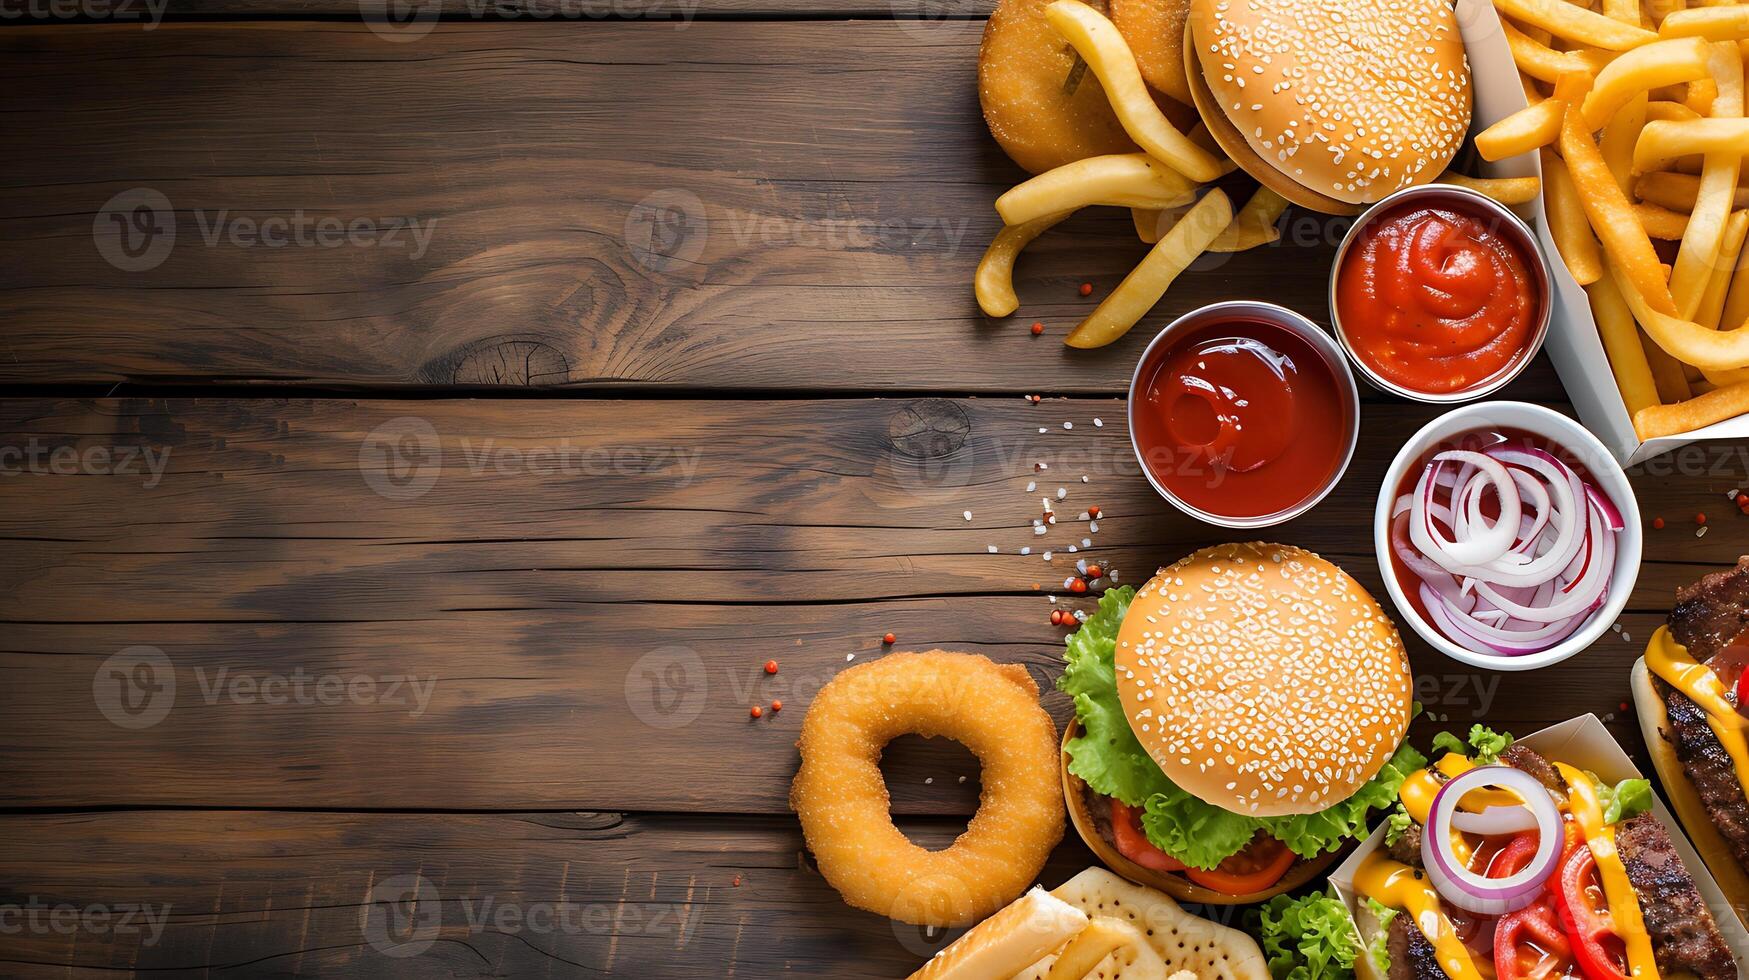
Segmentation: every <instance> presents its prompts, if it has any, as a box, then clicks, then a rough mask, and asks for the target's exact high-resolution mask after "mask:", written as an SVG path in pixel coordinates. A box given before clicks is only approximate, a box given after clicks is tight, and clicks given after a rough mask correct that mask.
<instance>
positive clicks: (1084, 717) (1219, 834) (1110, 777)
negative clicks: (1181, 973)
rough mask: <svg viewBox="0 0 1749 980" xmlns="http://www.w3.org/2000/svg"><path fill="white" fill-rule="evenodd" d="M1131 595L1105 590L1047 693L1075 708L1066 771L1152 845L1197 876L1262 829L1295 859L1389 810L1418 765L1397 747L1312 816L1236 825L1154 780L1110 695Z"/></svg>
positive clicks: (1412, 754) (1227, 815)
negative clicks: (1122, 806)
mask: <svg viewBox="0 0 1749 980" xmlns="http://www.w3.org/2000/svg"><path fill="white" fill-rule="evenodd" d="M1134 597H1135V589H1134V588H1133V587H1131V586H1124V587H1123V588H1121V589H1110V590H1107V591H1106V593H1105V594H1104V595H1103V596H1101V597H1100V600H1099V611H1098V612H1097V613H1095V614H1094V615H1092V616H1090V617H1088V619H1087V621H1086V622H1085V623H1083V624H1082V625H1081V628H1080V629H1078V630H1076V631H1075V632H1074V633H1073V634H1071V635H1070V636H1069V638H1068V640H1067V644H1068V649H1067V652H1066V653H1065V660H1066V661H1067V667H1066V668H1065V670H1064V671H1063V676H1062V677H1061V678H1059V679H1058V680H1057V687H1058V688H1059V689H1060V690H1062V691H1063V692H1064V693H1065V694H1068V695H1069V696H1071V697H1073V698H1074V699H1075V715H1076V717H1077V718H1079V719H1080V722H1081V734H1080V735H1079V736H1077V737H1076V738H1074V739H1071V740H1070V741H1069V745H1068V751H1069V771H1070V772H1072V773H1074V774H1075V775H1077V776H1079V777H1081V779H1082V780H1084V781H1085V782H1086V783H1087V785H1088V786H1090V787H1092V789H1093V791H1094V792H1096V793H1101V794H1103V795H1105V796H1112V797H1116V798H1117V799H1119V800H1121V801H1123V802H1124V803H1126V804H1128V805H1129V806H1133V807H1140V808H1141V809H1142V810H1143V813H1142V830H1143V832H1144V833H1146V834H1147V836H1148V839H1149V840H1150V841H1152V842H1153V844H1154V846H1156V847H1158V848H1160V849H1161V850H1162V851H1165V852H1166V853H1167V854H1170V855H1171V856H1172V857H1175V858H1177V859H1178V860H1180V861H1183V862H1184V863H1185V864H1188V865H1191V866H1192V867H1197V868H1213V867H1214V866H1215V865H1218V864H1220V863H1221V862H1222V861H1224V860H1226V859H1227V858H1229V857H1232V856H1233V855H1234V854H1237V853H1238V852H1239V851H1240V850H1241V849H1243V848H1244V847H1245V845H1246V844H1247V843H1248V842H1250V840H1251V838H1252V837H1254V836H1256V833H1257V831H1258V830H1266V831H1268V832H1269V833H1270V834H1272V835H1274V836H1275V837H1276V838H1278V839H1279V840H1281V842H1282V843H1284V844H1286V845H1287V846H1288V848H1289V849H1290V850H1292V851H1293V852H1294V853H1295V854H1298V855H1300V856H1301V857H1315V856H1317V855H1318V854H1321V853H1323V852H1325V851H1334V850H1336V849H1337V848H1339V847H1341V846H1342V844H1343V843H1344V842H1346V841H1347V840H1349V839H1351V838H1353V837H1357V836H1359V835H1360V834H1361V833H1363V832H1364V831H1365V829H1366V817H1367V814H1368V812H1369V811H1371V810H1374V809H1383V808H1385V807H1388V806H1390V805H1391V804H1392V803H1393V802H1395V800H1396V798H1397V792H1398V790H1399V789H1401V787H1402V785H1403V780H1404V779H1405V778H1406V777H1407V776H1408V775H1409V774H1410V773H1412V772H1414V771H1415V770H1417V769H1420V768H1421V767H1422V766H1424V765H1426V764H1427V760H1426V758H1425V757H1423V756H1422V755H1421V753H1419V752H1417V751H1415V749H1414V748H1413V747H1412V746H1410V745H1409V744H1408V743H1407V742H1405V743H1403V745H1401V746H1400V747H1398V749H1397V752H1396V754H1395V755H1394V756H1393V757H1392V758H1391V760H1390V762H1389V763H1387V764H1386V765H1385V767H1384V768H1383V769H1381V770H1379V773H1378V775H1376V776H1374V777H1373V778H1372V780H1371V781H1369V782H1368V783H1367V784H1366V785H1365V786H1362V787H1361V788H1360V790H1359V791H1358V792H1356V793H1355V794H1354V795H1353V796H1351V797H1349V798H1348V799H1346V800H1344V801H1342V802H1341V803H1337V804H1335V805H1334V806H1331V807H1329V808H1327V809H1325V810H1322V811H1320V812H1318V813H1312V814H1303V815H1294V816H1287V817H1267V818H1261V819H1260V818H1257V817H1248V816H1241V815H1239V814H1236V813H1232V812H1229V811H1227V810H1223V809H1221V808H1220V807H1217V806H1212V805H1210V804H1208V803H1204V802H1203V801H1202V800H1199V799H1197V798H1196V797H1194V796H1191V795H1190V794H1189V793H1187V792H1185V791H1184V790H1182V789H1180V788H1179V787H1178V786H1177V785H1176V784H1175V783H1173V782H1172V781H1171V780H1170V779H1168V778H1167V777H1166V774H1165V773H1163V772H1161V771H1160V767H1159V766H1158V765H1156V764H1155V763H1154V760H1153V759H1152V758H1151V757H1149V755H1148V753H1147V750H1145V749H1143V748H1142V745H1141V743H1140V742H1138V741H1136V737H1135V733H1134V732H1132V731H1131V730H1130V724H1129V719H1128V718H1127V717H1126V716H1125V714H1124V710H1123V704H1122V702H1121V701H1120V700H1119V699H1118V694H1117V670H1116V667H1115V666H1114V653H1115V652H1116V650H1117V632H1118V627H1119V625H1121V624H1122V622H1123V617H1124V613H1125V612H1127V611H1128V610H1129V605H1130V601H1131V600H1132V599H1133V598H1134Z"/></svg>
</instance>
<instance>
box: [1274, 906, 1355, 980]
mask: <svg viewBox="0 0 1749 980" xmlns="http://www.w3.org/2000/svg"><path fill="white" fill-rule="evenodd" d="M1258 916H1259V919H1260V923H1259V926H1260V927H1259V929H1258V933H1259V935H1260V936H1261V938H1262V939H1263V955H1264V957H1265V958H1266V959H1268V960H1269V972H1270V974H1271V975H1272V976H1274V977H1275V980H1351V978H1352V977H1353V976H1354V961H1355V958H1356V957H1358V956H1359V955H1360V946H1359V942H1358V941H1357V939H1356V937H1355V932H1354V922H1353V920H1352V919H1350V918H1349V916H1348V908H1347V907H1346V906H1344V905H1343V904H1342V903H1341V902H1340V901H1338V900H1337V899H1335V898H1334V897H1332V896H1330V895H1307V896H1306V897H1305V898H1289V897H1287V896H1286V895H1277V896H1276V897H1274V898H1272V899H1270V900H1269V901H1267V902H1265V903H1263V907H1262V908H1260V909H1259V910H1258Z"/></svg>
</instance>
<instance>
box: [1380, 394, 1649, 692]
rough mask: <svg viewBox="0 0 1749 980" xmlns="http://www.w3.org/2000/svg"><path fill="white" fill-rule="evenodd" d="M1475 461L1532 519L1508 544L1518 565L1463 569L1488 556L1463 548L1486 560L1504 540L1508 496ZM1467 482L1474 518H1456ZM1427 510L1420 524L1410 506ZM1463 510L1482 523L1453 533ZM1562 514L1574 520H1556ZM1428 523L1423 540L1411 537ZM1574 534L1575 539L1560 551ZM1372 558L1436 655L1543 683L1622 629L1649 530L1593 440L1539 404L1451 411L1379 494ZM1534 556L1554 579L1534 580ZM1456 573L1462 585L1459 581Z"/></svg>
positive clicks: (1428, 429)
mask: <svg viewBox="0 0 1749 980" xmlns="http://www.w3.org/2000/svg"><path fill="white" fill-rule="evenodd" d="M1452 453H1456V454H1459V455H1456V456H1453V455H1447V454H1452ZM1442 456H1445V458H1443V459H1441V457H1442ZM1478 456H1485V457H1487V459H1489V460H1492V461H1493V463H1497V464H1500V465H1501V466H1502V468H1503V470H1504V473H1503V474H1502V475H1503V476H1504V477H1505V481H1504V482H1507V483H1512V484H1514V485H1515V486H1516V487H1517V488H1519V491H1522V492H1517V491H1515V492H1514V494H1513V496H1514V498H1515V499H1516V500H1517V501H1518V503H1519V504H1521V505H1522V510H1521V511H1520V513H1521V518H1520V519H1519V520H1515V521H1513V522H1512V528H1513V534H1514V535H1515V537H1512V538H1510V539H1508V540H1510V541H1511V542H1512V547H1511V551H1512V552H1514V553H1518V556H1517V557H1515V558H1514V559H1513V560H1512V561H1507V562H1499V561H1493V560H1490V561H1488V562H1486V563H1485V564H1480V565H1474V566H1466V565H1462V564H1461V563H1462V562H1465V561H1482V554H1481V552H1480V551H1476V550H1472V553H1471V554H1470V555H1469V556H1467V557H1466V556H1464V555H1463V554H1461V552H1462V551H1463V549H1465V548H1469V549H1485V548H1486V547H1487V546H1486V545H1485V544H1484V539H1485V538H1487V536H1488V534H1489V533H1490V531H1491V530H1493V529H1498V528H1500V527H1501V525H1500V524H1499V523H1498V521H1497V519H1498V517H1499V516H1500V513H1501V504H1500V491H1499V490H1498V489H1497V488H1496V487H1495V486H1491V485H1488V484H1489V479H1488V477H1487V476H1486V472H1487V471H1488V470H1491V469H1493V464H1491V463H1489V462H1487V461H1484V460H1481V459H1477V457H1478ZM1477 464H1480V465H1477ZM1478 481H1480V482H1478ZM1471 483H1476V487H1475V489H1476V491H1477V492H1476V493H1475V494H1474V496H1475V497H1477V498H1478V500H1477V502H1476V507H1477V510H1475V511H1470V509H1469V508H1468V507H1453V506H1452V502H1455V501H1459V500H1460V499H1461V500H1462V501H1463V502H1464V503H1466V504H1467V503H1469V502H1470V497H1471V496H1472V495H1471V494H1470V493H1469V492H1468V490H1469V485H1470V484H1471ZM1530 484H1539V485H1540V488H1532V487H1531V486H1529V485H1530ZM1417 497H1420V498H1421V500H1422V507H1421V509H1420V511H1419V512H1415V511H1411V510H1408V509H1407V508H1406V507H1405V506H1404V504H1403V502H1404V501H1405V499H1408V500H1410V501H1413V500H1415V499H1416V498H1417ZM1459 511H1466V512H1468V513H1469V514H1471V515H1472V517H1473V515H1474V514H1475V513H1480V514H1481V515H1482V517H1483V520H1482V521H1481V522H1480V523H1470V524H1467V526H1466V527H1465V528H1463V529H1454V528H1453V526H1452V525H1453V520H1454V518H1453V515H1454V514H1456V513H1457V512H1459ZM1563 511H1564V512H1565V514H1567V515H1571V518H1576V520H1572V519H1571V518H1569V519H1558V518H1554V517H1553V515H1554V514H1556V513H1560V512H1563ZM1544 513H1547V514H1548V515H1550V518H1551V519H1550V520H1549V521H1547V522H1544V521H1543V520H1542V515H1543V514H1544ZM1427 515H1432V518H1431V523H1424V525H1423V527H1424V529H1425V530H1424V533H1423V534H1422V535H1420V536H1419V537H1416V536H1415V534H1414V531H1413V530H1412V528H1413V526H1414V524H1415V522H1416V520H1417V519H1418V518H1422V519H1425V518H1426V517H1427ZM1490 524H1492V528H1491V527H1489V526H1488V525H1490ZM1567 527H1572V528H1574V529H1575V531H1574V534H1575V535H1576V540H1573V541H1567V540H1566V539H1565V538H1564V536H1563V535H1564V533H1565V532H1564V530H1563V529H1564V528H1567ZM1538 528H1541V530H1540V531H1538V530H1536V529H1538ZM1581 528H1582V529H1583V530H1579V529H1581ZM1502 533H1504V532H1502ZM1605 538H1607V543H1605V540H1604V539H1605ZM1495 544H1498V540H1496V541H1495ZM1373 545H1374V548H1375V550H1376V551H1377V554H1378V562H1379V571H1380V572H1381V573H1382V574H1383V576H1384V580H1385V588H1386V589H1387V591H1389V592H1390V595H1391V601H1392V602H1394V603H1395V604H1396V607H1397V612H1398V615H1399V621H1400V622H1407V623H1408V625H1409V627H1410V628H1411V629H1412V630H1414V632H1415V633H1416V634H1417V635H1418V636H1420V637H1421V638H1422V639H1423V640H1425V641H1426V642H1427V643H1428V644H1429V645H1431V646H1432V647H1433V648H1434V649H1436V650H1438V651H1439V652H1441V653H1443V654H1445V655H1446V656H1448V657H1450V658H1452V659H1453V660H1457V661H1459V662H1461V663H1465V664H1469V665H1470V666H1473V667H1486V668H1490V669H1493V670H1535V669H1537V668H1539V667H1547V666H1550V665H1551V664H1557V663H1560V662H1561V661H1563V660H1566V659H1568V658H1570V657H1572V656H1574V655H1576V654H1578V653H1580V652H1582V651H1584V650H1585V649H1586V648H1588V647H1590V646H1591V645H1592V644H1593V643H1594V642H1596V641H1597V640H1598V639H1599V638H1600V637H1603V636H1605V635H1607V634H1608V632H1609V630H1610V627H1611V626H1613V625H1615V623H1616V621H1617V618H1618V617H1620V616H1621V613H1622V610H1623V609H1625V608H1626V607H1627V602H1628V597H1629V595H1630V594H1631V593H1632V592H1633V589H1634V582H1635V580H1636V579H1637V578H1638V575H1639V569H1640V552H1641V546H1642V530H1641V522H1640V510H1639V504H1638V503H1637V502H1636V500H1635V499H1634V489H1633V486H1632V485H1631V484H1629V483H1628V479H1627V476H1626V474H1624V473H1623V472H1622V469H1621V467H1620V466H1619V465H1617V464H1616V462H1615V457H1614V456H1612V455H1611V454H1610V452H1609V451H1608V450H1607V449H1605V448H1604V446H1603V443H1602V442H1600V441H1599V440H1598V439H1597V437H1596V436H1594V435H1592V434H1591V433H1590V432H1588V431H1587V430H1586V429H1585V428H1584V427H1583V426H1581V425H1580V424H1579V423H1577V422H1575V421H1573V420H1572V419H1570V418H1568V417H1567V416H1565V415H1562V414H1560V413H1559V412H1556V411H1553V410H1551V409H1548V408H1544V407H1542V406H1540V405H1531V404H1527V403H1524V402H1513V401H1489V402H1479V403H1477V404H1474V405H1465V406H1463V407H1461V408H1457V409H1453V410H1452V411H1450V412H1447V413H1446V414H1444V415H1442V416H1440V417H1439V418H1437V419H1435V420H1433V421H1432V422H1430V423H1428V424H1427V425H1426V426H1424V427H1423V428H1422V429H1421V431H1419V432H1417V433H1416V434H1415V435H1414V436H1412V437H1411V438H1410V439H1409V441H1408V442H1407V443H1406V444H1405V445H1404V446H1403V448H1402V450H1401V451H1399V452H1398V453H1397V457H1396V459H1395V460H1393V461H1392V463H1391V466H1390V469H1388V470H1386V472H1385V477H1384V480H1383V482H1382V484H1381V486H1380V488H1379V496H1378V504H1377V506H1376V508H1375V509H1374V513H1373ZM1447 546H1449V549H1448V547H1447ZM1594 546H1595V550H1594ZM1563 548H1567V549H1570V550H1565V551H1563V550H1562V549H1563ZM1434 552H1438V557H1433V556H1432V555H1433V554H1434ZM1405 553H1407V556H1406V555H1405ZM1533 556H1534V557H1538V558H1544V560H1543V561H1542V562H1541V564H1542V565H1543V566H1546V567H1545V568H1544V569H1542V570H1536V569H1534V568H1533V567H1532V566H1534V565H1535V564H1537V563H1535V562H1529V561H1526V559H1529V558H1532V557H1533ZM1545 556H1546V557H1545ZM1593 559H1595V563H1594V562H1593ZM1454 563H1458V566H1459V567H1463V568H1465V569H1466V573H1465V574H1455V573H1452V572H1451V571H1450V569H1451V567H1452V566H1453V564H1454ZM1502 567H1505V568H1506V570H1505V571H1504V572H1502V571H1501V570H1500V569H1501V568H1502ZM1593 572H1595V573H1596V575H1597V576H1599V578H1600V579H1601V591H1600V592H1599V591H1598V589H1599V581H1598V579H1594V578H1593V577H1592V574H1593ZM1545 581H1546V582H1547V584H1546V585H1545V584H1543V582H1545ZM1441 594H1443V595H1444V596H1446V597H1448V598H1450V599H1451V600H1454V601H1453V602H1449V603H1448V602H1445V601H1442V599H1441ZM1568 606H1570V607H1571V609H1570V610H1569V609H1567V608H1565V607H1568ZM1507 610H1515V611H1516V613H1518V614H1520V615H1516V616H1515V615H1510V614H1508V612H1506V611H1507ZM1532 614H1535V615H1532Z"/></svg>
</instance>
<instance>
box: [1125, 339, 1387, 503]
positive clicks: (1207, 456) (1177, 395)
mask: <svg viewBox="0 0 1749 980" xmlns="http://www.w3.org/2000/svg"><path fill="white" fill-rule="evenodd" d="M1140 377H1141V378H1142V379H1143V383H1142V385H1141V386H1140V388H1139V391H1138V399H1139V402H1140V404H1138V405H1137V406H1135V407H1134V408H1133V409H1132V416H1133V425H1134V427H1135V438H1136V444H1137V447H1138V448H1139V449H1140V450H1141V453H1142V457H1143V463H1144V465H1145V466H1146V467H1147V468H1148V471H1149V473H1150V474H1152V475H1153V477H1154V479H1155V480H1156V481H1157V482H1159V483H1160V484H1161V485H1162V486H1164V487H1166V489H1167V490H1169V491H1171V493H1172V494H1174V495H1175V496H1177V497H1178V498H1179V499H1180V500H1182V501H1183V502H1184V503H1186V504H1189V505H1190V506H1191V507H1194V508H1196V509H1197V510H1201V511H1204V512H1205V513H1208V514H1212V515H1215V516H1219V517H1232V518H1241V519H1245V518H1259V517H1266V516H1270V515H1273V514H1278V513H1280V512H1282V511H1285V510H1288V509H1289V508H1292V507H1293V506H1295V505H1296V504H1299V503H1300V502H1302V501H1304V500H1306V499H1307V498H1308V497H1311V496H1314V495H1315V494H1317V493H1318V492H1320V491H1321V490H1323V489H1324V487H1325V486H1326V485H1327V484H1328V483H1329V482H1330V480H1331V479H1332V477H1334V476H1335V474H1336V472H1337V470H1338V468H1339V467H1340V466H1341V465H1342V461H1343V457H1344V456H1346V454H1347V447H1348V431H1349V427H1350V425H1351V424H1352V422H1353V420H1352V419H1351V418H1350V416H1349V412H1350V407H1349V404H1348V400H1347V399H1346V398H1345V397H1344V396H1343V394H1342V392H1341V389H1339V388H1338V387H1337V381H1336V376H1335V372H1334V370H1333V369H1332V368H1331V366H1330V364H1329V362H1327V361H1326V360H1325V359H1324V357H1323V356H1322V355H1320V354H1319V353H1318V351H1317V350H1316V349H1315V348H1313V347H1312V346H1311V344H1309V343H1307V342H1306V341H1304V340H1302V339H1300V337H1298V336H1297V335H1295V334H1293V333H1291V332H1289V331H1288V330H1285V329H1283V328H1282V327H1279V326H1276V325H1275V324H1272V323H1268V322H1264V321H1262V320H1251V319H1230V320H1225V321H1221V322H1217V323H1212V324H1208V325H1205V326H1201V327H1198V328H1196V329H1194V330H1191V331H1188V332H1187V333H1186V334H1185V335H1184V336H1182V337H1179V338H1177V340H1176V342H1174V343H1173V344H1171V345H1170V346H1162V347H1160V348H1158V349H1156V350H1155V351H1153V352H1152V353H1150V355H1149V358H1148V361H1146V362H1144V363H1143V365H1142V369H1141V374H1140Z"/></svg>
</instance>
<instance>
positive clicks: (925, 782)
mask: <svg viewBox="0 0 1749 980" xmlns="http://www.w3.org/2000/svg"><path fill="white" fill-rule="evenodd" d="M934 783H935V777H934V776H930V777H928V778H927V779H925V780H923V785H925V786H930V785H933V784H934Z"/></svg>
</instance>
